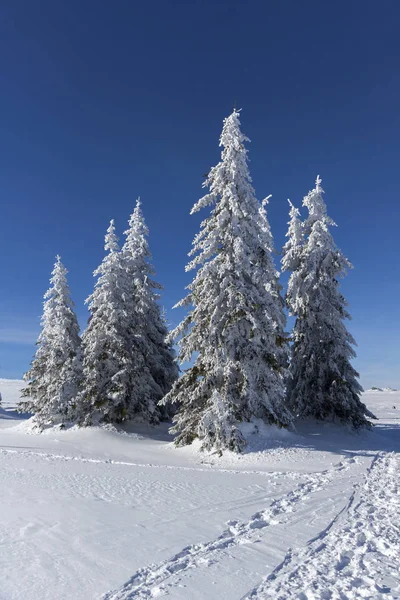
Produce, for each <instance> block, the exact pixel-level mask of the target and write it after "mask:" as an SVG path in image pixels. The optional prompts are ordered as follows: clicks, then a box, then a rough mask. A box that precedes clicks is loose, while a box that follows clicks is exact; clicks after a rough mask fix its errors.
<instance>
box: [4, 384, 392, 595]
mask: <svg viewBox="0 0 400 600" xmlns="http://www.w3.org/2000/svg"><path fill="white" fill-rule="evenodd" d="M21 385H22V382H18V381H16V382H11V381H10V382H8V381H5V380H3V381H1V380H0V391H1V392H2V395H3V408H2V409H1V410H0V465H1V467H0V486H1V487H0V489H1V511H0V598H1V600H22V599H23V600H47V599H50V598H51V599H52V600H54V599H57V600H58V599H60V600H64V599H65V600H66V599H68V600H70V599H71V598H74V599H75V600H86V599H92V598H93V599H94V598H96V599H100V598H104V599H107V600H111V599H112V600H117V599H118V600H120V599H124V600H126V599H133V598H163V597H165V598H168V599H171V600H189V599H190V600H192V599H193V600H206V599H207V600H239V599H241V598H255V599H257V600H259V599H261V598H271V599H272V598H274V599H275V598H276V599H286V598H296V599H299V600H309V599H310V600H311V599H317V598H318V599H319V598H322V599H325V598H331V599H332V600H335V599H339V598H340V600H345V599H353V598H371V599H372V598H384V599H389V600H391V599H392V598H393V599H394V598H398V597H399V594H400V589H399V575H398V572H399V569H400V558H399V556H400V548H399V540H400V533H399V529H398V523H399V512H400V506H399V503H400V499H399V493H398V479H399V466H400V465H399V455H398V454H397V453H398V450H399V447H400V440H399V433H400V427H399V421H400V413H399V410H400V393H398V392H392V393H391V392H368V393H366V394H364V395H363V401H364V402H366V404H367V406H368V408H369V409H371V410H373V412H375V413H376V414H377V416H378V417H379V418H380V421H379V422H378V424H377V426H376V428H375V429H374V431H373V432H365V433H363V434H362V435H354V434H351V433H349V432H346V431H345V430H343V429H341V428H333V427H331V428H330V427H325V428H323V429H322V432H321V430H313V429H312V428H311V426H307V427H305V428H304V430H303V431H299V432H298V434H296V435H295V434H280V435H275V433H273V434H271V436H270V437H269V438H268V436H266V437H265V439H264V442H265V447H264V449H263V448H262V447H261V442H260V439H259V440H258V446H257V448H255V449H254V452H252V453H248V454H244V455H242V456H237V455H233V454H230V453H226V454H224V455H223V456H222V457H219V456H217V455H214V454H204V453H203V454H200V453H199V452H198V451H197V450H196V448H195V447H194V448H182V449H178V450H177V449H174V448H173V447H171V444H170V438H169V436H168V435H167V434H166V432H165V428H162V427H158V428H155V429H152V428H146V427H143V428H142V429H141V430H136V431H135V432H129V431H128V432H125V433H124V434H122V433H118V432H117V431H115V430H114V431H113V430H112V429H111V428H110V429H109V430H107V429H101V428H93V429H89V430H78V429H71V430H69V431H57V430H56V429H53V430H49V431H46V432H45V433H44V434H42V435H33V434H32V432H31V429H30V427H29V423H28V422H27V421H26V420H24V419H21V417H20V416H19V417H18V416H17V415H16V414H15V413H14V411H13V407H14V406H15V403H16V400H17V399H18V396H19V394H18V390H19V389H20V388H21ZM393 406H398V408H397V409H395V408H393ZM109 590H114V591H109Z"/></svg>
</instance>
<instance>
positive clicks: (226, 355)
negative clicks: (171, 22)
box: [165, 109, 292, 451]
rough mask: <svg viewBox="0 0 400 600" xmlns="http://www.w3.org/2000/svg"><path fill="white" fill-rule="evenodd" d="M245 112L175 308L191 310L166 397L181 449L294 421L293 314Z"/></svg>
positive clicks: (236, 444) (230, 443) (212, 184)
mask: <svg viewBox="0 0 400 600" xmlns="http://www.w3.org/2000/svg"><path fill="white" fill-rule="evenodd" d="M246 141H248V138H246V137H245V136H244V135H243V133H242V132H241V130H240V120H239V112H238V111H237V110H236V109H235V110H234V111H233V113H232V114H231V115H230V116H229V117H228V118H227V119H225V120H224V126H223V130H222V135H221V138H220V146H222V148H223V150H222V160H221V162H220V163H218V165H217V166H215V167H213V168H212V169H211V170H210V172H209V174H208V176H207V179H206V181H205V183H204V187H208V188H209V193H207V194H206V195H205V196H203V197H202V198H201V199H200V200H199V201H198V202H197V203H196V204H195V205H194V207H193V209H192V214H193V213H195V212H197V211H199V210H200V209H201V208H204V207H207V206H212V209H211V213H210V215H209V216H208V217H207V218H206V219H205V220H204V221H203V222H202V224H201V231H200V232H199V233H198V234H197V235H196V237H195V238H194V241H193V247H192V250H191V252H190V256H193V257H194V258H193V259H192V261H191V262H190V263H189V265H188V266H187V269H186V270H187V271H190V270H192V269H198V270H197V273H196V275H195V277H194V280H193V282H192V283H191V284H190V285H189V286H188V289H189V293H188V295H187V297H186V298H185V299H183V300H182V301H181V302H179V303H178V304H177V306H182V307H191V308H190V311H189V313H188V315H187V316H186V318H185V319H184V320H183V321H182V323H181V324H180V325H179V326H178V327H177V328H176V329H175V330H174V331H173V332H172V333H171V339H179V346H180V352H179V358H180V360H181V361H182V362H186V361H191V359H192V358H193V357H194V362H193V365H192V366H191V367H190V368H188V369H187V370H186V371H185V373H184V374H183V375H182V377H181V378H180V379H179V380H178V381H177V382H176V383H175V385H174V387H173V388H172V390H171V392H170V393H169V394H167V396H166V398H165V401H171V402H177V403H178V405H179V409H178V412H177V414H176V416H175V427H174V429H173V431H175V432H176V433H177V434H178V435H177V438H176V443H177V444H178V445H184V444H190V443H191V442H192V441H193V440H194V439H195V438H199V439H200V440H201V442H202V448H205V449H211V448H216V449H224V448H228V449H231V450H234V451H241V450H243V448H244V446H245V443H246V440H245V437H244V435H243V433H242V431H241V427H240V424H241V423H243V422H250V421H253V420H254V419H258V418H260V419H262V420H263V421H264V422H265V423H273V424H276V425H278V426H288V425H290V424H291V419H292V417H291V414H290V412H289V411H288V410H287V408H286V407H285V402H284V398H285V393H284V376H285V363H286V352H287V350H286V339H285V334H284V325H285V317H284V314H283V310H282V299H281V297H280V294H279V284H278V278H277V273H276V270H275V268H274V265H273V260H272V236H271V232H270V228H269V224H268V220H267V216H266V213H265V208H264V207H262V206H260V204H259V202H258V201H257V199H256V197H255V193H254V190H253V187H252V185H251V178H250V174H249V170H248V166H247V150H246V148H245V142H246Z"/></svg>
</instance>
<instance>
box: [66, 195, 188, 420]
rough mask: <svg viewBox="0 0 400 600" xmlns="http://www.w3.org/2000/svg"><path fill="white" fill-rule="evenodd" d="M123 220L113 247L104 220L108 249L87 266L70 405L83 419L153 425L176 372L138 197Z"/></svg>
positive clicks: (111, 231)
mask: <svg viewBox="0 0 400 600" xmlns="http://www.w3.org/2000/svg"><path fill="white" fill-rule="evenodd" d="M129 225H130V227H129V229H128V231H127V232H126V236H127V237H126V242H125V244H124V246H123V248H122V251H120V250H119V247H118V239H117V237H116V235H115V227H114V222H113V221H111V223H110V227H109V228H108V230H107V235H106V238H105V249H106V250H108V254H107V255H106V257H105V258H104V260H103V262H102V263H101V265H100V266H99V267H98V268H97V269H96V271H95V272H94V275H95V276H99V279H98V280H97V282H96V285H95V289H94V292H93V294H92V295H91V296H90V297H89V298H88V299H87V303H88V305H89V310H90V313H91V316H90V319H89V323H88V327H87V329H86V331H85V332H84V334H83V336H82V345H83V382H82V388H81V391H80V393H79V395H78V399H77V403H76V406H77V420H78V422H79V423H81V424H83V425H91V424H97V423H102V422H106V423H121V422H122V421H126V420H129V419H136V420H138V419H139V420H141V421H145V422H148V423H152V424H156V423H158V422H159V420H160V418H162V417H163V416H164V415H165V411H163V409H161V408H159V407H158V406H157V403H158V402H159V400H160V399H161V398H162V397H163V396H164V394H165V393H166V392H168V391H169V389H170V387H171V385H172V383H173V381H174V380H175V379H176V377H177V375H178V370H177V367H176V365H175V363H174V355H173V352H172V350H171V348H170V346H169V345H168V344H167V343H166V342H165V337H166V333H167V330H166V327H165V324H164V322H163V319H162V317H161V313H160V309H159V307H158V305H157V302H156V300H157V295H156V294H155V292H154V289H156V288H159V287H160V286H159V285H158V284H157V283H155V282H153V281H152V280H150V279H149V274H151V273H152V272H153V269H152V267H151V265H150V264H149V262H148V260H149V257H150V252H149V249H148V244H147V241H146V235H147V228H146V225H145V223H144V219H143V215H142V212H141V209H140V202H138V203H137V206H136V209H135V211H134V213H133V215H132V217H131V219H130V222H129Z"/></svg>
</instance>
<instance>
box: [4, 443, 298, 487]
mask: <svg viewBox="0 0 400 600" xmlns="http://www.w3.org/2000/svg"><path fill="white" fill-rule="evenodd" d="M1 455H3V456H7V455H11V456H12V455H18V457H21V456H23V457H24V458H41V459H44V460H49V461H56V460H60V461H65V462H69V461H77V462H82V463H92V464H105V465H119V466H126V467H139V468H141V469H161V470H163V469H165V470H172V471H199V472H201V473H227V474H232V475H262V476H265V477H289V478H291V479H300V478H303V477H304V473H302V472H301V471H300V472H296V471H293V472H292V471H256V470H249V469H247V470H243V471H242V470H239V469H221V468H219V467H215V466H213V465H212V464H210V466H209V468H207V469H205V468H203V467H183V466H179V465H163V464H154V463H137V462H129V461H123V460H114V459H98V458H87V457H85V456H68V455H66V454H53V453H50V452H37V451H34V450H10V449H9V448H1V447H0V456H1ZM204 464H207V463H204Z"/></svg>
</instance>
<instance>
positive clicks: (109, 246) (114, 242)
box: [104, 219, 119, 253]
mask: <svg viewBox="0 0 400 600" xmlns="http://www.w3.org/2000/svg"><path fill="white" fill-rule="evenodd" d="M104 250H109V251H110V253H111V252H118V250H119V246H118V237H117V235H116V234H115V222H114V219H111V221H110V226H109V227H108V229H107V233H106V235H105V243H104Z"/></svg>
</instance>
